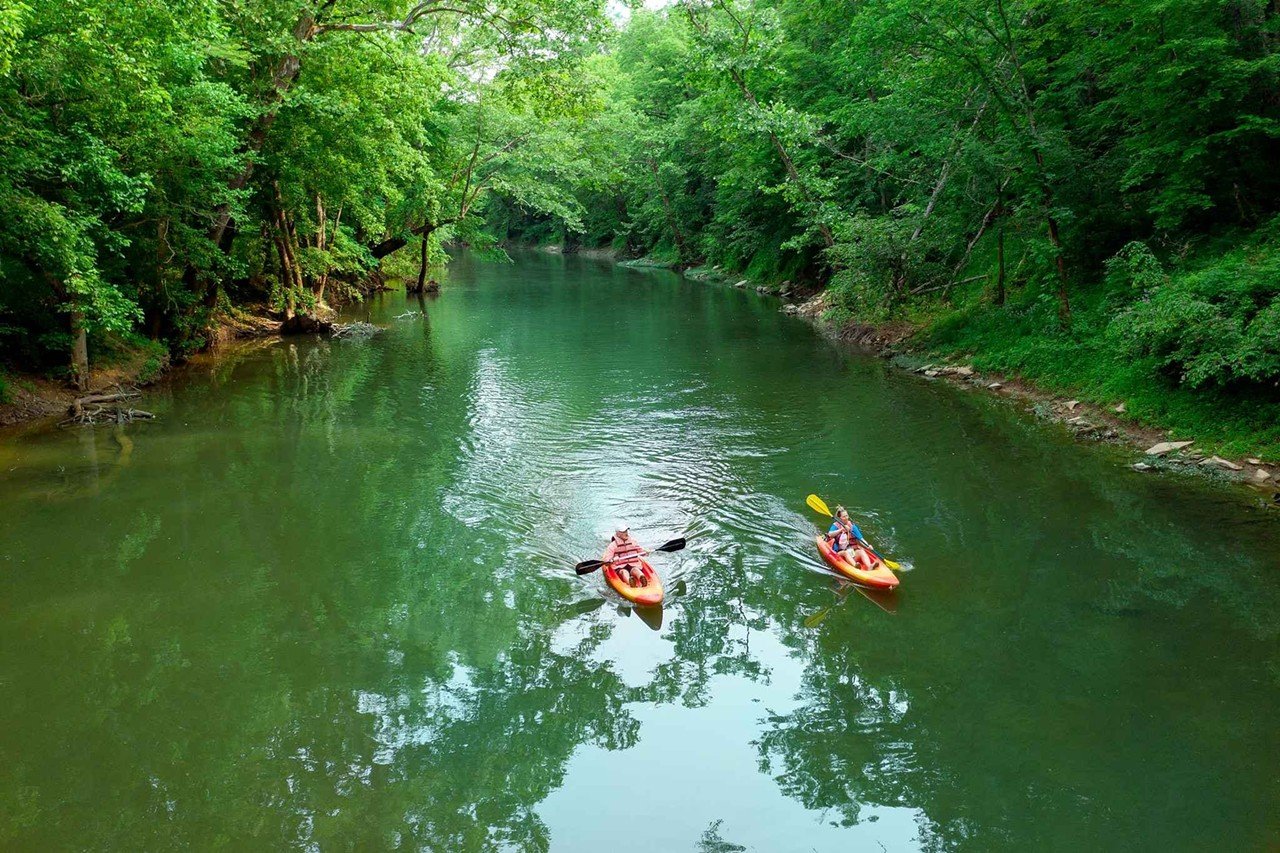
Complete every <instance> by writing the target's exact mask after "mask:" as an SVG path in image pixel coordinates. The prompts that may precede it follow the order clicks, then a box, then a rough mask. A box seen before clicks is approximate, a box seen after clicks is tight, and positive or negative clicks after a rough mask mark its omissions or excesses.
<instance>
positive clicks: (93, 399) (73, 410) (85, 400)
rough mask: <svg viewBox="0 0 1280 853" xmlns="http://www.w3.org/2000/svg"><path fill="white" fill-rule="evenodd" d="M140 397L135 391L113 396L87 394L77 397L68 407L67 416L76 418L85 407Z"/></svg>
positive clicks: (117, 393)
mask: <svg viewBox="0 0 1280 853" xmlns="http://www.w3.org/2000/svg"><path fill="white" fill-rule="evenodd" d="M140 396H142V395H141V394H139V393H138V392H137V391H117V392H116V393H114V394H88V395H86V396H84V397H77V398H76V399H75V401H74V402H73V403H72V404H71V405H70V406H69V407H68V409H67V414H69V415H71V416H72V417H78V416H79V415H80V414H81V413H82V412H83V411H84V407H85V406H91V405H95V404H98V403H114V402H116V401H118V400H128V399H131V398H133V397H140Z"/></svg>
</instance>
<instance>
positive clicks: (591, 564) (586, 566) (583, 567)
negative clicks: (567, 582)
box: [573, 560, 604, 575]
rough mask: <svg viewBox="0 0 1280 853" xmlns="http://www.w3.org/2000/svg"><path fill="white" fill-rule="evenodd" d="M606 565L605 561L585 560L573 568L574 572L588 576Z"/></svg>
mask: <svg viewBox="0 0 1280 853" xmlns="http://www.w3.org/2000/svg"><path fill="white" fill-rule="evenodd" d="M603 565H604V560H583V561H582V562H581V563H578V565H576V566H574V567H573V570H574V571H575V572H577V573H578V574H580V575H587V574H591V573H592V572H594V571H595V570H596V569H598V568H600V567H601V566H603Z"/></svg>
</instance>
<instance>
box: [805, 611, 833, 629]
mask: <svg viewBox="0 0 1280 853" xmlns="http://www.w3.org/2000/svg"><path fill="white" fill-rule="evenodd" d="M830 612H831V608H830V607H824V608H822V609H821V610H819V611H818V612H817V613H815V614H813V615H812V616H810V617H809V618H808V619H806V620H804V626H805V627H806V628H817V627H818V626H819V625H821V624H822V620H823V619H826V618H827V614H828V613H830Z"/></svg>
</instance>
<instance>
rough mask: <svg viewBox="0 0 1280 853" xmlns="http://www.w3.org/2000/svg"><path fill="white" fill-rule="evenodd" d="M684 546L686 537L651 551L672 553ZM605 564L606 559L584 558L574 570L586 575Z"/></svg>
mask: <svg viewBox="0 0 1280 853" xmlns="http://www.w3.org/2000/svg"><path fill="white" fill-rule="evenodd" d="M682 548H684V539H672V540H671V541H670V542H668V543H666V544H665V545H660V546H658V547H657V548H654V549H653V551H651V552H650V553H651V554H656V553H657V552H658V551H662V552H664V553H667V554H670V553H671V552H672V551H679V550H681V549H682ZM604 565H606V563H605V561H604V560H583V561H582V562H581V563H578V565H576V566H574V567H573V570H574V571H575V572H577V573H578V574H580V575H586V574H590V573H591V572H594V571H595V570H596V569H598V568H600V567H601V566H604Z"/></svg>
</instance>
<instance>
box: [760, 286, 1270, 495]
mask: <svg viewBox="0 0 1280 853" xmlns="http://www.w3.org/2000/svg"><path fill="white" fill-rule="evenodd" d="M735 286H745V283H742V284H739V285H735ZM757 290H759V291H760V292H761V293H768V292H770V291H769V289H768V288H757ZM827 307H828V306H827V303H826V298H825V293H819V294H817V295H816V296H814V297H812V298H810V299H808V300H806V301H804V302H794V301H785V297H784V302H783V305H782V307H781V310H782V312H783V313H785V314H791V315H794V316H797V317H802V318H804V319H806V320H808V321H809V322H811V323H813V324H814V325H815V326H817V327H818V328H819V329H820V330H822V331H823V332H824V333H826V334H828V335H830V336H832V337H834V338H836V339H838V340H840V341H842V342H845V343H848V344H852V345H854V346H857V347H859V348H860V349H863V350H865V351H867V352H868V353H870V354H873V355H877V356H879V357H881V358H884V359H886V360H888V361H889V362H890V363H892V364H893V365H895V366H896V367H898V368H900V369H903V370H906V371H908V372H910V373H913V374H915V375H917V376H920V377H921V378H923V379H925V380H928V381H937V382H947V383H950V384H953V385H957V386H961V387H964V388H967V389H971V390H976V391H981V392H983V393H987V394H992V395H995V396H998V397H1003V398H1006V399H1008V400H1010V401H1011V402H1015V403H1020V404H1022V405H1024V406H1026V407H1027V408H1028V409H1029V410H1030V411H1031V413H1032V414H1033V415H1034V416H1035V417H1037V418H1039V419H1040V420H1044V421H1050V422H1054V423H1058V424H1061V425H1062V426H1063V427H1064V428H1065V429H1066V430H1067V431H1068V432H1069V433H1071V434H1072V435H1073V436H1074V437H1075V438H1076V439H1077V440H1079V441H1087V442H1106V443H1110V444H1116V445H1122V446H1125V447H1128V448H1131V449H1132V450H1134V451H1137V453H1136V455H1135V458H1134V459H1133V461H1132V462H1131V463H1130V466H1129V467H1130V468H1132V469H1133V470H1134V471H1138V472H1142V473H1158V472H1172V473H1181V474H1192V475H1197V476H1207V477H1211V478H1213V479H1215V480H1219V481H1224V482H1228V483H1233V484H1238V485H1243V486H1247V487H1249V488H1251V489H1253V490H1255V492H1257V493H1259V494H1261V495H1262V496H1263V497H1265V498H1266V502H1267V505H1268V506H1271V507H1280V461H1276V460H1266V459H1262V458H1260V457H1259V456H1249V457H1244V458H1240V459H1225V458H1223V457H1221V456H1217V455H1214V454H1211V453H1208V452H1206V451H1204V450H1202V449H1200V448H1198V447H1197V446H1196V441H1195V439H1194V438H1191V437H1188V436H1179V435H1175V434H1173V433H1171V432H1167V431H1163V430H1160V429H1158V428H1155V427H1152V426H1149V425H1145V424H1142V423H1140V422H1138V421H1135V420H1132V419H1130V418H1128V417H1127V416H1126V415H1127V412H1126V411H1125V404H1124V402H1123V401H1118V402H1116V403H1115V404H1113V405H1110V406H1105V405H1098V404H1095V403H1090V402H1087V401H1082V400H1075V399H1069V398H1066V397H1062V396H1060V395H1057V394H1052V393H1049V392H1047V391H1044V390H1043V389H1040V388H1037V387H1036V386H1035V385H1033V384H1031V383H1028V382H1026V381H1024V380H1022V379H1020V378H1019V377H1016V376H1004V375H1000V374H994V373H980V372H978V371H977V370H976V369H974V367H973V366H972V365H969V364H963V363H956V362H949V361H937V360H933V361H930V360H929V356H930V353H928V352H923V351H916V350H913V349H912V348H911V347H910V346H909V343H908V342H909V339H910V337H911V334H912V331H913V330H912V329H911V327H910V326H909V325H908V324H905V323H898V324H891V325H887V326H881V327H874V326H866V325H861V324H857V323H850V324H847V325H845V326H843V327H837V326H835V325H834V324H833V323H831V322H830V321H828V320H826V319H824V317H823V315H824V314H825V313H826V311H827Z"/></svg>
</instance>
